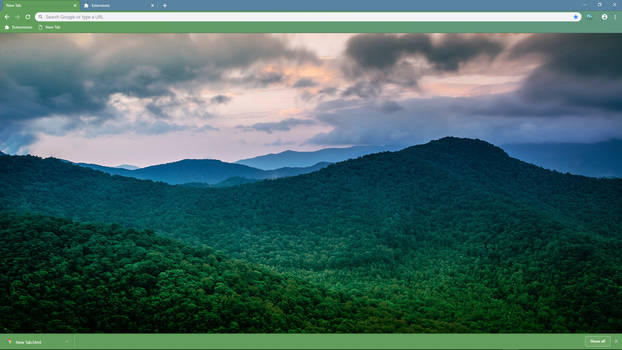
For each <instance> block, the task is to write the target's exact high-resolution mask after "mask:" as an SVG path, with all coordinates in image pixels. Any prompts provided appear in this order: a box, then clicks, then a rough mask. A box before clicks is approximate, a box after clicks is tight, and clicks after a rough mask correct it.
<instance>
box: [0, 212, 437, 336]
mask: <svg viewBox="0 0 622 350" xmlns="http://www.w3.org/2000/svg"><path fill="white" fill-rule="evenodd" d="M0 233H1V235H2V238H3V240H2V242H3V244H2V245H1V246H0V266H1V268H2V274H1V275H0V282H2V285H3V286H5V288H6V291H7V293H2V294H1V295H0V307H1V308H2V310H3V311H4V312H3V313H2V315H1V316H0V325H1V326H0V330H1V331H2V332H4V333H12V332H28V333H33V332H34V333H42V332H48V333H49V332H109V333H128V332H145V333H152V332H155V333H158V332H179V333H183V332H201V333H205V332H220V333H223V332H226V333H236V332H287V331H294V332H371V331H377V330H379V329H384V330H385V331H406V332H408V331H423V330H424V329H425V328H423V327H424V326H425V325H426V324H428V325H430V326H437V327H438V326H439V325H438V323H435V322H427V321H420V322H417V324H413V325H407V324H406V322H405V321H404V320H402V319H399V318H398V317H399V315H397V314H396V313H395V312H394V311H392V310H389V309H388V308H387V307H386V306H383V305H379V304H378V303H374V302H372V301H369V300H367V299H366V300H363V299H355V298H351V297H348V296H346V295H343V294H338V293H329V292H326V291H325V290H322V289H320V288H317V287H314V286H313V285H311V284H309V283H307V282H302V281H300V280H296V279H291V278H284V277H283V276H280V275H278V274H275V273H273V272H270V271H267V270H266V269H264V268H261V267H258V266H253V265H250V264H247V263H244V262H242V261H239V260H231V259H227V258H226V257H224V256H223V255H222V254H220V253H217V252H215V251H214V250H212V249H210V248H207V247H201V248H195V247H189V246H187V245H183V244H181V243H178V242H176V241H173V240H170V239H167V238H163V237H158V236H157V235H155V234H154V233H153V231H150V230H144V231H140V230H133V229H129V230H126V229H122V228H120V227H119V226H118V225H96V224H78V223H73V222H71V221H69V220H65V219H59V218H53V217H47V216H38V215H21V214H15V213H6V212H0ZM428 330H432V331H433V330H434V329H433V328H432V329H428Z"/></svg>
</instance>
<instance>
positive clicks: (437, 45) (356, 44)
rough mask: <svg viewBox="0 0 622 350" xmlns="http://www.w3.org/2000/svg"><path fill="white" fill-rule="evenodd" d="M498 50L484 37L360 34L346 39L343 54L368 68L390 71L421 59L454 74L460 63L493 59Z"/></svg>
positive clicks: (500, 47) (500, 49) (497, 46)
mask: <svg viewBox="0 0 622 350" xmlns="http://www.w3.org/2000/svg"><path fill="white" fill-rule="evenodd" d="M502 49H503V46H502V45H501V44H499V43H498V42H495V41H492V40H490V39H489V38H488V37H485V36H459V35H458V34H447V35H445V36H444V37H443V38H442V39H441V40H438V41H434V40H432V39H431V37H430V36H429V35H427V34H403V35H397V34H361V35H357V36H354V37H352V38H351V39H350V40H348V43H347V46H346V55H347V56H348V57H350V58H351V59H352V60H353V61H354V62H356V63H357V64H358V65H359V66H360V67H362V68H368V69H376V70H390V69H392V68H393V67H394V66H395V65H396V64H397V63H398V62H399V61H400V60H401V59H403V58H406V57H410V56H421V57H424V58H426V59H427V61H428V62H429V63H430V64H432V65H433V66H434V67H435V68H436V69H437V70H439V71H455V70H457V69H458V68H459V66H460V64H462V63H466V62H468V61H470V60H473V59H475V58H477V57H480V56H487V57H495V56H496V55H498V54H499V53H500V52H501V51H502Z"/></svg>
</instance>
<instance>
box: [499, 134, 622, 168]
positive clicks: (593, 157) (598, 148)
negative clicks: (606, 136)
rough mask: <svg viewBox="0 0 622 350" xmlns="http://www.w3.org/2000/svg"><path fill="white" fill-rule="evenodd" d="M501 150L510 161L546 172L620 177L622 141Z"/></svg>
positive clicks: (540, 144) (516, 146)
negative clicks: (538, 167) (514, 158)
mask: <svg viewBox="0 0 622 350" xmlns="http://www.w3.org/2000/svg"><path fill="white" fill-rule="evenodd" d="M502 147H503V149H504V150H505V151H506V152H508V154H509V155H510V156H512V157H516V158H518V159H521V160H524V161H526V162H529V163H533V164H536V165H539V166H541V167H544V168H547V169H552V170H557V171H560V172H564V173H565V172H569V173H572V174H578V175H585V176H593V177H622V140H609V141H605V142H597V143H524V144H509V145H503V146H502Z"/></svg>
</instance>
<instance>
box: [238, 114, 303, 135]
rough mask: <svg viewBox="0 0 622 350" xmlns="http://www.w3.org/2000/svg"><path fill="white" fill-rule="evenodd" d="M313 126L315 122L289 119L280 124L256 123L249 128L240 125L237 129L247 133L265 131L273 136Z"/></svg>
mask: <svg viewBox="0 0 622 350" xmlns="http://www.w3.org/2000/svg"><path fill="white" fill-rule="evenodd" d="M313 124H315V121H313V120H309V119H298V118H288V119H284V120H281V121H279V122H265V123H256V124H253V125H249V126H243V125H239V126H237V128H239V129H243V130H245V131H263V132H266V133H268V134H271V133H273V132H274V131H289V130H291V129H292V128H294V127H296V126H300V125H313Z"/></svg>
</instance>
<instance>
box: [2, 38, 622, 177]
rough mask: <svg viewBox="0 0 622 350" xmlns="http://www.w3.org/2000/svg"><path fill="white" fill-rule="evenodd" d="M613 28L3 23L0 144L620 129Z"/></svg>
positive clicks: (515, 138)
mask: <svg viewBox="0 0 622 350" xmlns="http://www.w3.org/2000/svg"><path fill="white" fill-rule="evenodd" d="M620 57H622V36H620V35H576V34H571V35H568V34H564V35H558V34H555V35H554V34H530V35H523V34H495V35H489V34H465V35H462V34H460V35H459V34H447V35H445V34H279V35H276V34H275V35H267V34H246V35H239V34H189V35H178V34H165V35H152V34H149V35H134V34H132V35H130V34H115V35H101V34H77V35H54V36H53V35H41V36H35V35H23V36H21V35H3V36H0V150H2V151H4V152H8V153H12V154H15V153H17V154H24V153H31V154H36V155H40V156H46V157H47V156H55V157H58V158H64V159H68V160H72V161H76V162H90V163H98V164H104V165H111V166H115V165H119V164H134V165H138V166H145V165H150V164H157V163H163V162H170V161H175V160H179V159H184V158H215V159H221V160H224V161H235V160H238V159H241V158H247V157H251V156H256V155H261V154H265V153H272V152H279V151H283V150H286V149H294V150H315V149H320V148H325V147H335V146H349V145H392V146H394V145H403V146H408V145H413V144H418V143H423V142H427V141H429V140H430V139H435V138H439V137H443V136H449V135H453V136H463V137H477V138H481V139H484V140H487V141H490V142H493V143H495V144H504V143H518V142H520V143H523V142H597V141H603V140H608V139H611V138H622V66H621V65H620V64H619V58H620Z"/></svg>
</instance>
